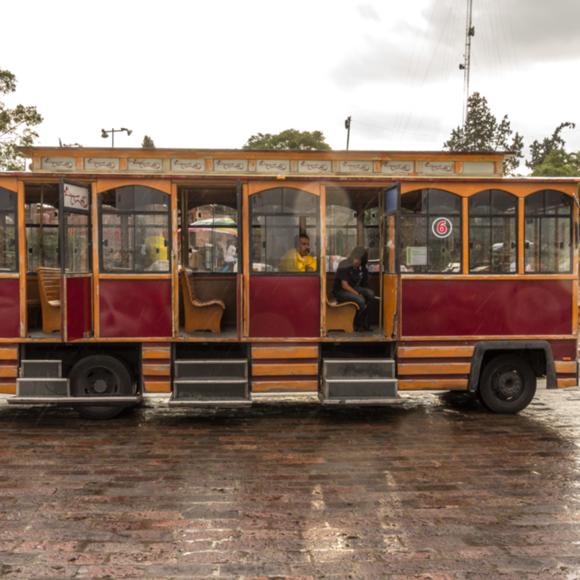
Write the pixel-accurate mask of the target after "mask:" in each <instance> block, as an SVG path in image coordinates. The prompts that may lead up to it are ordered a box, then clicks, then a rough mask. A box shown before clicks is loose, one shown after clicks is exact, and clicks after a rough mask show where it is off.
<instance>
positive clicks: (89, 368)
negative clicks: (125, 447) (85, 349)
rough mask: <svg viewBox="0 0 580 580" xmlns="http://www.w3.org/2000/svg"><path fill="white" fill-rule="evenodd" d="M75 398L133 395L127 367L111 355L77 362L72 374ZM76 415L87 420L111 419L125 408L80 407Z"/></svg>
mask: <svg viewBox="0 0 580 580" xmlns="http://www.w3.org/2000/svg"><path fill="white" fill-rule="evenodd" d="M69 380H70V388H71V395H72V396H73V397H94V398H95V403H98V399H99V397H115V396H119V397H122V396H130V395H133V394H134V392H133V382H132V381H131V375H130V374H129V371H128V370H127V367H126V366H125V365H124V364H123V363H122V362H121V361H120V360H118V359H116V358H115V357H112V356H108V355H91V356H87V357H85V358H83V359H81V360H80V361H78V362H77V363H76V364H75V365H74V367H73V368H72V370H71V372H70V374H69ZM76 409H77V411H78V412H79V414H80V415H81V416H82V417H85V418H86V419H112V418H113V417H116V416H117V415H119V414H120V413H122V412H123V410H124V409H125V406H124V405H110V404H109V405H98V404H96V405H78V406H77V407H76Z"/></svg>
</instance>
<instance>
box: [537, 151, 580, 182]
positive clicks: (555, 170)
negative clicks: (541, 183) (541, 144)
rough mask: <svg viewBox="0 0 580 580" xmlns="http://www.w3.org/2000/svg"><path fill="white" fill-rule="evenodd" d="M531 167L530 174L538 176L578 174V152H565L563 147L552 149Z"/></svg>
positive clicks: (572, 175) (579, 173) (579, 167)
mask: <svg viewBox="0 0 580 580" xmlns="http://www.w3.org/2000/svg"><path fill="white" fill-rule="evenodd" d="M528 165H529V164H528ZM533 169H534V170H533V172H532V175H534V176H540V177H574V176H576V175H580V153H567V152H566V151H564V149H554V150H553V151H550V152H549V153H548V154H547V155H546V156H545V157H544V158H543V159H542V162H541V163H538V164H537V165H536V166H535V167H534V168H533Z"/></svg>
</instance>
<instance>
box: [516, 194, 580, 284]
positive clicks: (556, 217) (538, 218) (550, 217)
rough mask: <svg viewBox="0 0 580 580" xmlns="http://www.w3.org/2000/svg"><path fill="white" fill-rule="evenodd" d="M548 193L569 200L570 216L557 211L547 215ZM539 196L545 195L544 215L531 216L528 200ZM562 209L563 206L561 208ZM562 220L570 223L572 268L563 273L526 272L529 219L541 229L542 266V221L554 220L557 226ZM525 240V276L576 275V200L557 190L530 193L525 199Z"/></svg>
mask: <svg viewBox="0 0 580 580" xmlns="http://www.w3.org/2000/svg"><path fill="white" fill-rule="evenodd" d="M548 192H552V193H557V194H559V195H560V196H561V198H564V199H567V200H568V207H569V209H570V213H569V214H568V215H561V214H559V213H558V212H557V211H556V213H545V207H546V193H548ZM539 195H543V204H542V207H543V209H544V212H543V213H533V214H529V213H528V211H527V205H528V200H531V199H532V198H533V197H535V196H539ZM559 207H562V204H561V205H560V206H559ZM562 218H566V219H567V220H568V222H569V228H568V231H569V236H570V237H569V240H570V268H569V269H568V270H565V271H562V270H541V269H538V270H533V271H527V270H526V266H527V260H526V239H525V238H526V225H527V220H528V219H532V220H534V222H538V223H539V228H540V234H539V240H538V244H539V248H540V254H539V256H540V264H541V257H542V221H543V220H545V219H548V220H554V222H555V223H556V226H557V224H558V220H559V219H562ZM523 221H524V231H523V234H524V240H523V242H522V243H523V244H524V248H523V254H524V274H526V275H528V276H530V275H531V276H533V275H536V276H538V275H540V276H543V275H558V274H560V275H562V274H563V275H566V274H573V273H574V243H575V242H574V198H573V197H572V196H570V195H568V194H567V193H565V192H563V191H559V190H557V189H540V190H538V191H534V192H532V193H530V194H529V195H527V196H526V197H525V198H524V220H523Z"/></svg>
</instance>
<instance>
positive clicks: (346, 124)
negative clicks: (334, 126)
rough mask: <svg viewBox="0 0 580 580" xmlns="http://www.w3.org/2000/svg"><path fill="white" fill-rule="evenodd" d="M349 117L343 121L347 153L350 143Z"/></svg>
mask: <svg viewBox="0 0 580 580" xmlns="http://www.w3.org/2000/svg"><path fill="white" fill-rule="evenodd" d="M350 120H351V119H350V115H349V116H348V117H347V118H346V120H345V121H344V128H345V129H346V150H347V151H348V145H349V143H350Z"/></svg>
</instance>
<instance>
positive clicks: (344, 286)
mask: <svg viewBox="0 0 580 580" xmlns="http://www.w3.org/2000/svg"><path fill="white" fill-rule="evenodd" d="M340 286H341V288H342V289H343V290H346V291H347V292H350V293H351V294H354V295H355V296H360V293H359V292H357V291H356V290H355V289H354V288H353V287H352V286H351V285H350V284H349V283H348V281H347V280H341V281H340Z"/></svg>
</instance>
